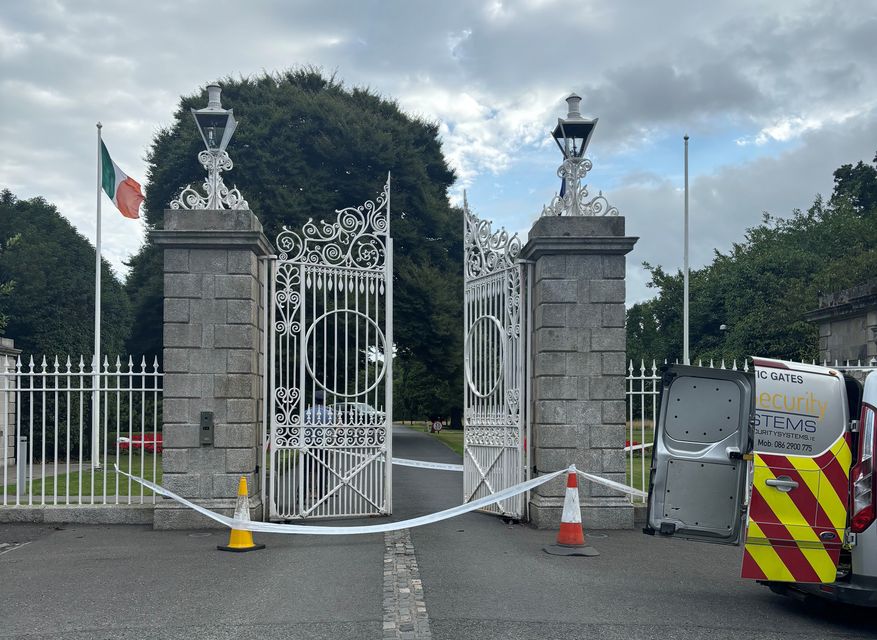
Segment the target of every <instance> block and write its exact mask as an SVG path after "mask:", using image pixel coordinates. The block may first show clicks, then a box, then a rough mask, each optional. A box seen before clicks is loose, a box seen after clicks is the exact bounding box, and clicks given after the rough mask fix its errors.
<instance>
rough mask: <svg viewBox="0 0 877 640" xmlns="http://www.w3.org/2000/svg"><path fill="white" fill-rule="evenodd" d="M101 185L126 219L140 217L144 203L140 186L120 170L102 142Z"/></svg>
mask: <svg viewBox="0 0 877 640" xmlns="http://www.w3.org/2000/svg"><path fill="white" fill-rule="evenodd" d="M100 152H101V183H102V186H103V189H104V193H106V194H107V195H108V196H109V197H110V199H111V200H112V201H113V204H114V205H116V208H117V209H118V210H119V211H120V212H121V213H122V215H123V216H125V217H126V218H133V219H135V220H136V219H137V218H139V217H140V203H141V202H143V200H144V198H143V191H141V189H140V184H139V183H138V182H137V181H136V180H134V179H133V178H129V177H128V174H126V173H125V172H124V171H122V170H121V169H119V165H117V164H116V163H115V162H113V159H112V158H110V152H109V151H107V147H106V145H105V144H104V143H103V141H101V143H100Z"/></svg>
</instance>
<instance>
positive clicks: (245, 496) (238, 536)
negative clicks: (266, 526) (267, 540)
mask: <svg viewBox="0 0 877 640" xmlns="http://www.w3.org/2000/svg"><path fill="white" fill-rule="evenodd" d="M234 518H235V520H243V521H245V522H249V521H250V498H249V492H248V491H247V478H246V476H241V480H240V482H238V502H237V504H236V505H235V508H234ZM216 548H217V549H219V550H220V551H236V552H239V553H240V552H243V551H256V550H258V549H264V548H265V545H264V544H256V543H254V542H253V533H252V532H251V531H245V530H241V529H232V530H231V533H230V534H229V536H228V546H223V545H217V547H216Z"/></svg>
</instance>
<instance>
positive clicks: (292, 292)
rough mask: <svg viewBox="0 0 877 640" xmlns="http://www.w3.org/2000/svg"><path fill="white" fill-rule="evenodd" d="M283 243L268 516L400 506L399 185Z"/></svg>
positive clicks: (274, 327) (274, 302)
mask: <svg viewBox="0 0 877 640" xmlns="http://www.w3.org/2000/svg"><path fill="white" fill-rule="evenodd" d="M335 213H336V214H337V217H336V220H335V222H333V223H327V222H323V221H321V222H320V223H315V222H314V221H313V219H310V220H308V222H307V223H306V224H305V225H304V226H303V227H302V229H301V231H293V230H291V229H288V228H287V227H283V231H282V232H281V233H280V234H279V235H278V236H277V250H278V256H277V260H276V261H274V262H273V264H272V271H271V273H272V277H271V278H270V280H271V283H272V285H273V292H272V295H271V302H270V303H269V305H268V307H269V309H268V311H269V314H270V316H269V319H268V322H269V327H270V336H271V338H270V344H269V350H270V352H271V353H270V354H269V356H268V357H269V362H270V363H271V367H270V374H269V375H270V380H269V385H270V394H269V396H270V397H269V403H270V404H269V416H270V435H269V438H270V439H269V457H268V467H269V469H270V479H269V481H268V500H269V504H270V517H271V519H274V520H292V519H300V518H312V517H342V516H343V517H348V516H362V515H373V514H388V513H391V511H392V507H391V505H392V492H391V486H392V484H391V479H392V465H391V464H389V461H390V459H391V455H392V453H391V447H392V437H391V431H390V425H391V424H392V405H393V402H392V384H391V381H392V379H393V378H392V365H393V363H392V357H390V355H389V354H391V353H392V344H393V318H392V299H393V290H392V287H393V280H392V274H393V260H392V254H393V251H392V240H391V238H390V179H389V177H388V178H387V183H386V184H385V185H384V189H383V191H382V192H381V193H380V194H379V195H378V197H377V198H376V199H375V200H374V201H368V202H366V203H365V204H363V205H361V206H358V207H348V208H346V209H340V210H337V211H336V212H335Z"/></svg>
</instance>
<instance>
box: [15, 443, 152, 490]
mask: <svg viewBox="0 0 877 640" xmlns="http://www.w3.org/2000/svg"><path fill="white" fill-rule="evenodd" d="M153 463H154V464H155V473H153ZM88 464H90V463H86V465H88ZM113 464H118V465H119V469H121V470H122V471H125V472H127V473H130V474H132V475H135V476H138V477H141V478H144V479H145V480H150V481H152V482H155V483H160V482H161V471H162V469H161V455H158V456H156V454H154V453H145V454H140V453H132V454H131V455H130V456H129V455H122V456H119V459H118V461H117V460H116V458H115V456H113V457H110V458H109V459H107V460H106V461H105V466H104V467H103V468H102V469H100V470H95V471H94V484H93V485H92V472H91V468H90V467H88V468H85V469H83V470H82V471H73V472H71V473H59V474H58V475H57V476H48V477H46V478H41V479H37V478H34V481H33V482H32V483H29V484H31V495H33V496H34V498H36V497H37V496H42V495H46V496H55V490H56V487H57V491H58V494H57V495H58V497H59V499H60V498H61V496H68V495H69V496H71V497H73V496H77V495H80V489H79V483H80V481H81V482H82V492H81V495H82V496H83V499H84V500H88V498H89V497H90V496H91V495H92V486H93V487H94V496H95V501H98V499H99V498H100V501H102V500H103V496H104V491H105V490H106V494H107V500H108V501H109V500H110V496H113V497H115V495H116V482H117V481H118V483H119V495H120V496H126V497H127V496H129V495H130V496H141V495H143V496H151V495H152V491H150V490H149V489H147V488H146V487H144V486H143V485H141V484H138V483H137V482H134V481H133V480H129V479H128V478H126V477H125V476H123V475H121V474H118V473H116V470H115V469H113ZM129 465H130V467H129ZM41 466H42V465H41V464H40V463H39V462H37V463H35V464H34V470H35V471H36V470H37V469H39V468H40V467H41ZM52 468H54V463H53V462H51V463H50V462H47V463H46V471H47V472H48V471H49V470H50V469H52ZM63 469H64V466H63V465H62V464H60V463H59V464H58V471H59V472H60V471H62V470H63ZM129 469H130V470H129ZM141 470H142V472H141ZM44 487H45V493H44V492H43V489H44ZM6 494H7V495H9V494H11V495H15V485H14V484H13V485H8V486H7V487H6Z"/></svg>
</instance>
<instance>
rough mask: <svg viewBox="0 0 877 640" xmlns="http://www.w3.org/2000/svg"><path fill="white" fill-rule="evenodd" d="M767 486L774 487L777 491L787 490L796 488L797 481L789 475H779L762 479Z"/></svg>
mask: <svg viewBox="0 0 877 640" xmlns="http://www.w3.org/2000/svg"><path fill="white" fill-rule="evenodd" d="M764 484H766V485H767V486H768V487H776V488H777V491H784V492H789V491H791V490H792V489H797V488H798V483H797V482H795V481H794V480H792V479H791V478H790V477H789V476H780V477H779V478H769V479H767V480H765V481H764Z"/></svg>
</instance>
